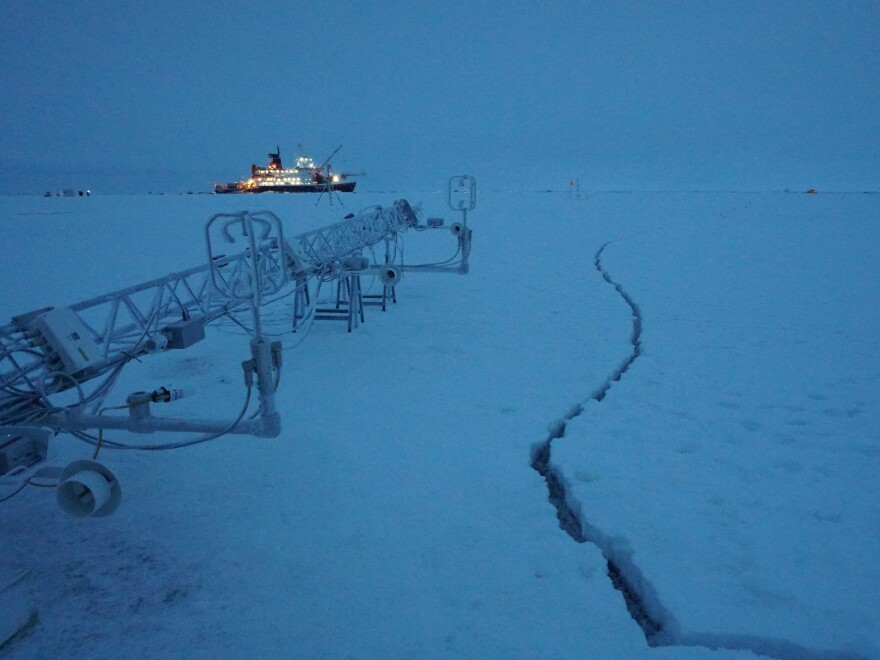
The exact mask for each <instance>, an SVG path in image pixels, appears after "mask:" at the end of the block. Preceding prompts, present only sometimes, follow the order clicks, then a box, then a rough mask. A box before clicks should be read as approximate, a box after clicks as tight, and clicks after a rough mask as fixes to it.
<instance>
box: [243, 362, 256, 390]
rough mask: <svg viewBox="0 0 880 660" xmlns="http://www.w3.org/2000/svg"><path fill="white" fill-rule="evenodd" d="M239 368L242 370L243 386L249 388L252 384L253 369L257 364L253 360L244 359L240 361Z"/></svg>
mask: <svg viewBox="0 0 880 660" xmlns="http://www.w3.org/2000/svg"><path fill="white" fill-rule="evenodd" d="M241 368H242V369H243V370H244V386H245V387H247V388H251V387H253V386H254V371H255V370H256V368H257V366H256V363H255V362H254V361H253V360H245V361H244V362H242V363H241Z"/></svg>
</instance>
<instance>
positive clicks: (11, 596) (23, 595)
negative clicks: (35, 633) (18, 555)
mask: <svg viewBox="0 0 880 660" xmlns="http://www.w3.org/2000/svg"><path fill="white" fill-rule="evenodd" d="M36 622H37V606H36V604H35V602H34V598H33V576H32V574H31V573H30V571H18V572H16V571H10V570H7V569H0V654H2V653H3V651H4V650H6V649H5V648H4V647H5V646H6V643H7V642H9V640H10V639H12V638H13V637H15V636H16V635H17V634H19V633H20V632H22V631H23V630H25V629H27V628H28V627H29V626H32V625H34V624H35V623H36Z"/></svg>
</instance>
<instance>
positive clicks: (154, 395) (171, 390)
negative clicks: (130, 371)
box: [150, 387, 186, 403]
mask: <svg viewBox="0 0 880 660" xmlns="http://www.w3.org/2000/svg"><path fill="white" fill-rule="evenodd" d="M185 394H186V392H185V391H184V390H181V389H179V388H177V387H160V388H159V389H158V390H153V392H151V393H150V401H152V402H153V403H170V402H171V401H177V400H178V399H182V398H183V397H184V395H185Z"/></svg>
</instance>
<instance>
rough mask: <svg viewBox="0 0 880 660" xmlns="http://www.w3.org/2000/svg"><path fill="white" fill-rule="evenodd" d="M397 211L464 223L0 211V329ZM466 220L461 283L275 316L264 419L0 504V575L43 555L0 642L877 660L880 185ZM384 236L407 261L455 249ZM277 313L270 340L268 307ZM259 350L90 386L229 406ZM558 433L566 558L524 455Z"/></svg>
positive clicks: (240, 342)
mask: <svg viewBox="0 0 880 660" xmlns="http://www.w3.org/2000/svg"><path fill="white" fill-rule="evenodd" d="M401 197H404V198H407V199H408V200H409V201H411V202H413V203H417V202H423V208H424V211H425V212H426V215H428V216H438V215H442V216H445V217H446V219H447V224H448V223H449V222H451V221H453V220H457V219H458V217H457V215H456V214H455V213H453V212H451V211H449V210H448V209H447V210H445V211H444V206H445V202H446V195H445V192H431V191H403V192H395V193H385V194H379V193H376V194H369V193H366V194H365V193H356V194H354V195H349V196H346V197H344V201H345V204H346V206H345V208H344V209H341V208H340V207H339V206H338V205H336V206H334V207H332V208H331V207H330V206H328V205H327V204H326V203H322V205H321V206H315V205H314V197H312V196H282V195H277V196H271V197H258V198H253V197H234V196H233V197H216V196H146V195H141V196H136V195H132V196H118V197H112V196H106V197H102V196H97V195H96V196H93V197H90V198H73V199H64V198H48V199H43V198H36V197H6V198H2V199H0V223H2V231H3V237H4V238H3V259H2V261H0V274H2V280H3V282H4V283H5V288H4V292H3V295H2V297H0V322H4V323H5V322H6V321H7V320H8V319H9V318H10V317H11V316H13V315H16V314H20V313H23V312H27V311H30V310H33V309H37V308H40V307H44V306H47V305H66V304H72V303H75V302H78V301H80V300H85V299H87V298H90V297H92V296H94V295H97V294H100V293H105V292H109V291H112V290H115V289H120V288H123V287H126V286H129V285H132V284H137V283H139V282H143V281H146V280H149V279H151V278H153V277H157V276H160V275H164V274H166V273H170V272H174V271H178V270H182V269H184V268H187V267H190V266H195V265H199V264H201V263H203V262H204V260H205V259H206V257H205V254H206V251H205V247H204V244H203V226H204V223H205V221H206V220H207V219H208V218H209V217H210V216H211V215H212V214H213V213H216V212H221V211H223V212H226V211H231V210H238V209H240V208H243V207H247V208H249V209H250V210H258V209H269V210H273V211H275V212H276V213H277V214H278V215H279V216H280V217H281V218H282V219H283V220H284V223H285V225H284V226H285V232H287V233H288V234H295V233H298V232H301V231H306V230H308V229H312V228H315V227H319V226H322V225H326V224H329V223H331V222H335V221H338V220H340V219H341V217H342V215H344V214H345V213H347V212H350V211H357V210H358V209H359V208H361V207H366V206H369V205H373V204H382V205H389V204H391V203H392V202H393V201H394V200H395V199H397V198H401ZM325 201H326V200H325ZM469 221H470V224H471V226H472V228H473V230H474V249H473V254H472V258H471V272H470V274H468V275H466V276H458V275H443V274H414V273H408V274H406V275H405V277H404V279H403V282H402V283H401V285H400V286H399V287H398V288H397V293H398V303H397V304H396V305H392V306H391V307H390V309H389V310H388V311H387V312H385V313H382V312H380V311H379V310H378V309H377V308H368V309H367V319H366V323H365V324H364V325H362V326H361V327H360V328H359V329H357V330H356V331H355V332H353V333H352V334H347V333H346V331H345V327H344V324H338V323H331V322H325V323H322V322H316V323H315V324H314V326H313V327H312V328H311V331H310V332H309V334H308V336H307V337H305V339H304V340H303V336H302V333H298V334H297V335H291V334H284V335H282V337H281V338H282V340H283V342H284V344H285V346H286V347H288V349H289V350H286V351H285V353H284V357H285V366H284V370H283V375H282V379H281V384H280V388H279V392H278V406H279V410H280V411H281V414H282V424H283V430H282V433H281V435H280V437H278V438H275V439H268V440H267V439H257V438H250V437H224V438H221V439H218V440H216V441H214V442H211V443H207V444H203V445H199V446H196V447H192V448H187V449H181V450H177V451H172V452H157V453H138V452H124V451H115V452H114V451H111V450H109V449H107V450H102V453H101V457H100V458H101V460H102V461H103V462H104V463H105V464H107V465H108V466H109V467H110V468H111V469H113V470H114V472H115V473H116V475H117V477H118V478H119V480H120V481H121V484H122V488H123V491H124V501H123V503H122V505H121V506H120V508H119V510H118V511H117V512H116V513H115V514H114V515H113V516H112V517H109V518H103V519H86V520H81V519H71V518H68V517H67V516H66V515H65V514H63V513H62V512H61V511H60V510H59V509H58V507H57V506H56V504H55V501H54V496H53V494H52V492H51V491H50V490H46V489H38V488H26V489H25V490H24V491H22V493H21V494H19V495H17V496H16V497H14V498H13V499H10V500H8V501H7V502H4V503H2V504H0V529H2V547H3V553H2V556H0V568H2V569H3V570H9V571H12V570H20V569H26V570H31V571H33V573H34V575H35V579H34V586H35V589H34V597H35V600H36V602H37V606H38V610H39V624H38V625H36V626H34V627H33V628H32V629H30V630H29V631H28V632H27V634H25V635H24V636H22V637H21V638H19V639H16V640H14V641H13V642H12V643H11V644H10V645H7V647H6V648H5V649H3V650H2V651H0V654H3V653H5V654H7V655H8V656H10V657H22V658H45V657H64V656H67V657H95V658H110V657H119V655H120V654H122V653H124V654H126V655H127V656H129V657H184V656H192V655H193V654H195V655H201V656H204V657H308V658H316V657H328V658H329V657H333V658H335V657H354V658H377V657H383V658H413V657H473V658H477V657H499V658H502V657H503V658H518V657H521V658H536V657H554V658H556V657H559V658H567V657H571V658H584V657H590V658H593V657H595V658H641V657H644V658H706V657H712V658H727V657H736V658H744V657H755V655H754V654H755V653H758V654H762V655H768V656H771V657H779V658H799V657H804V658H871V657H878V656H880V639H878V632H877V631H878V630H880V608H878V607H877V593H878V592H880V566H878V562H877V558H878V556H880V502H878V499H877V496H876V487H875V486H874V482H875V478H876V475H877V474H878V473H880V437H878V436H880V401H878V396H880V394H878V392H880V356H878V352H877V349H876V344H877V339H878V335H880V316H878V314H877V311H876V310H877V309H878V307H880V304H878V303H880V289H878V286H877V282H878V281H880V262H878V259H877V254H878V248H880V196H878V195H868V194H819V195H802V194H784V193H594V194H590V195H581V196H580V197H578V196H576V195H570V194H568V193H523V192H497V191H496V192H493V191H488V192H481V194H480V196H479V200H478V206H477V209H476V210H475V211H474V212H473V213H472V214H470V216H469ZM405 238H406V243H405V258H406V261H407V263H419V262H427V261H432V260H436V259H437V258H442V257H443V256H446V255H448V254H451V253H452V252H454V239H453V238H452V237H451V236H450V235H449V234H448V233H446V232H423V233H416V232H408V233H407V234H406V235H405ZM603 246H604V247H603ZM600 250H601V252H600ZM597 257H598V258H597ZM369 284H370V283H368V282H365V283H364V287H365V288H367V287H368V286H369ZM373 286H374V289H375V284H373ZM265 316H266V319H267V322H268V325H269V329H270V331H272V332H284V331H285V330H286V329H287V328H288V327H289V322H290V310H289V300H285V301H282V302H281V303H278V304H276V306H275V307H273V308H272V309H267V310H266V311H265ZM636 330H637V331H638V332H636ZM247 342H248V337H247V336H246V335H245V334H244V332H243V331H242V330H241V329H240V328H239V327H238V326H237V325H235V324H234V323H232V322H231V321H223V322H221V323H219V324H217V325H216V326H214V327H211V328H209V330H208V336H207V338H206V340H205V341H203V342H201V343H199V344H197V345H195V346H193V347H192V348H190V349H187V350H186V351H169V352H166V353H164V354H161V355H157V356H151V357H145V358H144V359H143V360H142V362H141V363H131V364H130V365H129V366H128V367H127V368H126V370H125V372H124V374H123V377H122V379H121V381H120V383H119V384H118V386H117V388H116V390H114V392H113V393H112V394H111V396H110V398H109V399H108V401H107V403H108V405H114V404H120V403H122V402H123V401H124V399H125V396H126V395H127V394H128V393H129V392H131V391H134V390H151V389H155V388H156V387H159V386H161V385H168V384H170V385H174V386H177V387H182V388H183V389H184V390H186V389H191V390H193V391H194V392H193V395H192V396H190V397H187V398H185V399H183V400H181V401H179V402H175V403H173V404H171V407H173V411H172V412H173V414H174V415H175V416H183V415H187V414H191V415H194V416H198V417H215V418H219V419H225V418H229V417H232V416H234V415H235V414H236V412H237V411H238V409H239V407H240V405H241V403H242V401H243V399H244V387H243V385H242V381H241V369H240V362H241V361H242V360H244V359H246V358H247V357H248V345H247ZM599 393H601V396H599ZM560 420H567V421H565V423H564V425H563V426H560ZM563 427H564V428H563ZM561 428H563V430H564V432H562V433H558V431H559V430H560V429H561ZM548 429H550V430H548ZM553 429H556V431H557V433H556V435H559V436H560V437H557V438H555V439H553V440H552V444H551V455H550V462H549V466H550V468H551V469H552V471H553V474H554V475H556V476H557V477H558V480H559V482H560V483H561V484H562V485H563V487H564V497H565V499H566V501H567V506H568V507H569V509H570V510H571V511H573V512H574V513H575V515H576V516H578V518H579V522H580V525H581V526H582V528H583V530H584V536H585V537H586V539H585V540H586V542H584V543H576V542H574V541H573V540H572V538H571V537H570V536H569V535H568V534H566V532H564V531H563V530H562V529H560V527H559V525H558V523H557V519H556V511H555V510H554V507H553V506H552V505H551V504H550V502H549V501H548V487H547V483H546V481H545V479H544V478H543V477H542V476H540V475H539V474H538V473H537V472H536V471H535V470H534V469H533V468H532V466H531V462H532V458H533V455H534V453H535V451H536V447H540V446H541V445H543V443H545V442H546V441H547V440H548V437H550V436H553V435H554V431H553ZM108 433H109V432H108ZM112 435H113V439H115V440H117V441H120V442H125V441H132V440H136V441H138V442H143V441H144V438H143V437H134V436H127V435H126V434H124V433H119V432H113V434H112ZM166 439H167V436H166ZM156 441H157V442H160V441H162V438H157V439H156ZM90 454H91V447H88V446H87V445H84V444H82V443H80V442H79V441H77V440H75V439H73V438H71V436H68V435H60V436H58V437H57V438H56V439H55V441H54V461H55V462H56V464H58V465H64V464H65V463H67V462H69V461H70V460H73V459H76V458H86V457H89V456H90ZM872 477H873V478H872ZM7 490H8V487H7ZM3 496H4V492H0V497H3ZM609 560H611V562H612V564H613V565H614V567H616V569H617V570H619V571H620V573H621V575H622V577H623V579H624V580H625V581H626V583H627V585H628V589H630V590H631V591H632V592H633V593H632V594H630V597H633V598H635V599H636V600H638V601H639V602H640V604H641V606H642V607H643V608H644V609H645V610H646V611H647V612H648V613H649V614H650V616H651V617H652V619H654V620H655V622H656V623H658V624H659V625H660V626H661V627H662V631H663V633H662V635H658V636H655V637H654V638H653V639H652V640H651V643H652V644H661V645H660V646H649V644H648V640H646V635H645V633H644V632H643V630H642V628H640V626H639V625H638V623H637V622H636V621H634V620H633V618H632V617H631V616H630V614H629V612H628V609H627V606H626V604H625V602H624V596H623V595H622V594H621V592H620V591H618V590H616V589H615V588H614V586H613V585H612V581H611V580H610V579H609V577H608V566H609ZM642 623H643V624H644V622H642ZM715 649H717V650H715Z"/></svg>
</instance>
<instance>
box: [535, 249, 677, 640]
mask: <svg viewBox="0 0 880 660" xmlns="http://www.w3.org/2000/svg"><path fill="white" fill-rule="evenodd" d="M612 242H613V241H609V242H608V243H605V244H604V245H602V247H600V248H599V250H598V251H597V252H596V254H595V257H594V260H593V265H594V266H595V268H596V270H597V271H599V274H600V275H601V276H602V279H604V280H605V281H606V282H607V283H608V284H610V285H611V286H612V287H614V289H615V290H616V291H617V293H618V294H619V295H620V296H621V297H622V298H623V300H624V301H625V302H626V304H627V305H629V308H630V310H631V311H632V333H631V334H630V338H629V341H630V345H631V347H632V348H631V350H630V354H629V355H628V356H627V357H626V358H625V359H624V360H623V361H622V362H621V363H620V365H619V366H618V367H617V369H615V370H614V372H613V373H612V374H611V375H610V376H609V377H608V378H607V379H606V380H605V382H604V383H602V385H600V386H599V388H598V389H597V390H596V391H595V392H593V394H592V395H591V396H590V399H592V400H593V401H596V402H600V401H602V400H603V399H604V398H605V396H606V395H607V394H608V391H609V390H610V389H611V387H612V386H613V385H614V383H616V382H618V381H619V380H620V379H621V378H622V377H623V375H624V374H625V373H626V372H627V370H628V369H629V368H630V367H631V366H632V364H633V363H634V362H635V361H636V359H638V357H639V355H641V352H642V343H641V337H642V312H641V310H640V309H639V306H638V305H637V304H636V302H635V300H633V298H632V296H630V295H629V294H628V293H627V292H626V290H624V288H623V287H622V286H621V285H620V284H618V283H617V282H615V281H614V279H613V278H612V277H611V274H610V273H609V272H608V271H607V270H605V269H604V268H603V267H602V253H603V252H604V251H605V248H606V247H607V246H608V245H609V244H610V243H612ZM583 412H584V406H583V405H577V406H575V407H574V408H572V409H571V410H570V411H569V412H568V414H567V415H565V417H563V418H562V419H561V420H560V421H559V422H558V423H557V424H556V425H554V426H553V428H551V429H550V432H549V434H548V436H547V439H546V440H545V441H544V442H542V443H541V444H539V445H538V446H537V447H535V449H534V451H533V453H532V467H533V468H534V469H535V470H536V471H537V472H538V474H540V475H541V476H542V477H544V480H545V481H546V482H547V489H548V491H549V496H550V502H551V503H552V504H553V506H554V507H555V509H556V517H557V519H558V520H559V526H560V528H562V530H563V531H565V532H566V533H567V534H568V535H569V536H571V538H573V539H574V540H575V541H577V542H578V543H592V544H594V545H596V546H597V547H598V548H599V550H601V552H602V556H603V557H604V558H605V561H606V562H607V569H608V577H609V579H610V580H611V583H612V584H613V585H614V588H615V589H617V590H618V591H619V592H620V593H621V594H622V595H623V599H624V602H625V603H626V608H627V610H628V611H629V613H630V615H631V616H632V618H633V619H634V620H635V621H636V623H638V624H639V626H640V627H641V628H642V630H643V631H644V633H645V638H646V639H647V641H648V644H650V645H651V646H658V645H661V644H663V643H668V641H669V640H668V634H667V629H668V628H669V626H670V623H669V622H671V617H670V616H669V615H668V613H666V612H664V611H662V607H661V606H660V605H659V601H657V600H656V598H654V603H653V604H649V603H648V602H647V600H646V598H645V597H644V593H645V590H646V589H647V590H649V591H651V592H653V589H652V588H650V586H649V585H647V582H646V581H645V579H644V577H642V575H641V572H640V571H639V570H638V568H637V567H636V566H635V565H634V564H633V563H632V561H631V559H630V557H629V553H627V552H625V551H621V550H619V549H618V550H615V548H614V543H613V542H611V540H610V539H607V538H606V537H605V535H604V534H602V533H601V532H600V531H599V530H597V529H595V528H593V527H592V526H589V525H584V524H583V523H582V521H581V516H580V515H579V513H578V512H577V511H575V509H574V508H573V506H572V503H571V502H569V500H568V496H567V490H566V486H565V483H564V482H563V480H562V477H561V476H560V475H559V474H558V473H557V471H556V470H554V469H553V467H552V466H551V464H550V452H551V446H552V444H553V441H554V440H558V439H559V438H562V437H564V436H565V431H566V427H567V426H568V422H570V421H571V420H572V419H574V418H575V417H578V416H579V415H580V414H581V413H583ZM638 585H642V589H640V588H639V586H638Z"/></svg>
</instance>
